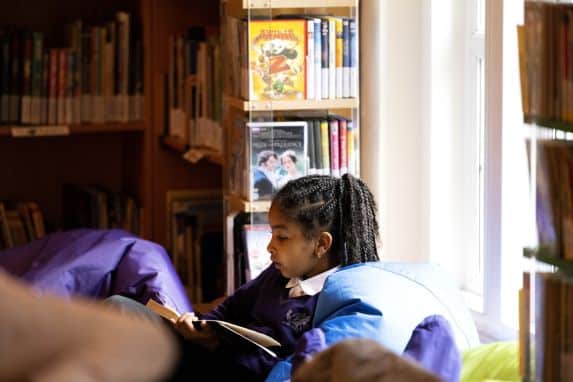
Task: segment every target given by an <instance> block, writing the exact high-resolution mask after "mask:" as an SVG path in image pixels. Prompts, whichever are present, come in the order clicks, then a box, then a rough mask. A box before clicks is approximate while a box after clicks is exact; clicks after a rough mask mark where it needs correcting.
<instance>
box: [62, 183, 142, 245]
mask: <svg viewBox="0 0 573 382" xmlns="http://www.w3.org/2000/svg"><path fill="white" fill-rule="evenodd" d="M63 200H64V211H63V215H64V222H63V223H64V228H65V229H73V228H97V229H110V228H120V229H124V230H126V231H129V232H132V233H134V234H136V235H140V234H141V213H140V209H139V207H138V204H137V202H136V200H135V198H133V197H132V196H130V195H126V194H124V193H120V192H112V191H109V190H105V189H103V188H102V187H98V186H92V185H75V184H66V185H64V187H63Z"/></svg>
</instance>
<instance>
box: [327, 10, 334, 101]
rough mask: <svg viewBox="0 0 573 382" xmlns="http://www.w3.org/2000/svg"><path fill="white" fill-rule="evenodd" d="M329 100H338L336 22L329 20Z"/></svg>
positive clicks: (332, 19)
mask: <svg viewBox="0 0 573 382" xmlns="http://www.w3.org/2000/svg"><path fill="white" fill-rule="evenodd" d="M328 98H329V99H335V98H336V20H335V19H334V18H332V17H331V18H329V19H328Z"/></svg>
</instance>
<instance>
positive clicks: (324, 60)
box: [321, 19, 329, 99]
mask: <svg viewBox="0 0 573 382" xmlns="http://www.w3.org/2000/svg"><path fill="white" fill-rule="evenodd" d="M328 29H329V23H328V19H322V20H321V47H322V56H321V68H322V91H321V95H322V99H328V91H329V73H328V58H329V52H328V50H329V32H328Z"/></svg>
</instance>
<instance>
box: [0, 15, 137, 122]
mask: <svg viewBox="0 0 573 382" xmlns="http://www.w3.org/2000/svg"><path fill="white" fill-rule="evenodd" d="M49 37H50V36H48V35H46V34H45V33H42V32H33V31H28V30H5V31H2V32H1V33H0V123H3V124H12V125H13V124H23V125H62V124H72V123H86V122H108V121H120V122H127V121H133V120H141V119H142V118H143V45H142V41H141V36H140V27H139V25H138V24H132V20H131V16H130V14H128V13H125V12H118V13H117V14H116V15H115V19H114V20H111V21H109V22H108V23H106V24H105V25H103V26H88V25H84V24H83V22H82V21H81V20H78V21H76V22H74V23H73V24H71V25H68V28H67V30H66V40H67V44H66V46H65V47H63V48H62V47H49V46H48V45H49V44H48V43H47V42H48V41H50V38H49Z"/></svg>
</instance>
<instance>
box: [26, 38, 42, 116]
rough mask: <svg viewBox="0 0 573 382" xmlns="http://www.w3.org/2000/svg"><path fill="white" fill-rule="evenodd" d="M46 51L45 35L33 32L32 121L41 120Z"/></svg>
mask: <svg viewBox="0 0 573 382" xmlns="http://www.w3.org/2000/svg"><path fill="white" fill-rule="evenodd" d="M43 51H44V36H43V34H42V33H33V34H32V73H31V99H30V121H29V122H30V123H31V124H39V123H40V122H41V119H42V116H41V105H40V103H41V101H40V97H41V93H42V69H43V68H42V55H43Z"/></svg>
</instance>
